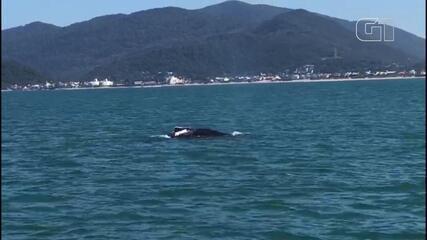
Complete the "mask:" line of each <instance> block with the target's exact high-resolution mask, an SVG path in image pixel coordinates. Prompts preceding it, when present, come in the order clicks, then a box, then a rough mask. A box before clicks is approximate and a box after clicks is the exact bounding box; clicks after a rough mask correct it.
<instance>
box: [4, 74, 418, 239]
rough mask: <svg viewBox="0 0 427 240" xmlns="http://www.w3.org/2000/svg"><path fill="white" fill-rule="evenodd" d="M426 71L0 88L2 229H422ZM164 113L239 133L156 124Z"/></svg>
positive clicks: (236, 235) (157, 234)
mask: <svg viewBox="0 0 427 240" xmlns="http://www.w3.org/2000/svg"><path fill="white" fill-rule="evenodd" d="M424 92H425V80H424V79H422V80H393V81H352V82H328V83H326V82H325V83H290V84H248V85H230V86H193V87H170V88H150V89H148V88H147V89H107V90H78V91H39V92H4V93H2V94H1V95H2V96H1V98H2V154H1V156H2V237H4V239H337V240H338V239H339V240H345V239H405V240H406V239H424V237H425V167H426V166H425V140H424V139H425V126H424V123H425V93H424ZM175 125H184V126H186V125H191V126H196V127H209V128H213V129H216V130H220V131H224V132H229V133H231V132H234V131H237V132H240V133H242V134H240V135H237V136H234V137H228V138H217V139H195V140H182V139H181V140H178V139H167V138H165V137H164V135H165V134H167V133H168V132H169V131H170V130H171V129H173V127H174V126H175Z"/></svg>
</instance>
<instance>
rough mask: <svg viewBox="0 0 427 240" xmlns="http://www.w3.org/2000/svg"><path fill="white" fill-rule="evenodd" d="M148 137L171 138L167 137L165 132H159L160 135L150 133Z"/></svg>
mask: <svg viewBox="0 0 427 240" xmlns="http://www.w3.org/2000/svg"><path fill="white" fill-rule="evenodd" d="M150 137H153V138H171V137H169V136H168V135H166V134H161V135H151V136H150Z"/></svg>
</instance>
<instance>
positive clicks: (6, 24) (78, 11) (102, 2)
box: [1, 0, 426, 38]
mask: <svg viewBox="0 0 427 240" xmlns="http://www.w3.org/2000/svg"><path fill="white" fill-rule="evenodd" d="M223 1H224V0H181V1H177V0H2V1H1V3H2V26H1V27H2V29H7V28H11V27H16V26H20V25H25V24H27V23H30V22H34V21H41V22H46V23H52V24H55V25H58V26H67V25H69V24H71V23H75V22H80V21H85V20H89V19H91V18H93V17H97V16H102V15H106V14H115V13H131V12H136V11H140V10H145V9H150V8H156V7H166V6H176V7H182V8H187V9H197V8H202V7H205V6H208V5H212V4H216V3H220V2H223ZM245 2H248V3H263V4H269V5H273V6H279V7H287V8H292V9H295V8H303V9H307V10H309V11H313V12H318V13H322V14H326V15H329V16H332V17H338V18H343V19H347V20H357V19H359V18H366V17H380V18H388V19H391V22H390V23H392V25H394V26H397V27H399V28H402V29H404V30H406V31H409V32H412V33H414V34H416V35H418V36H422V37H424V38H425V17H426V15H425V7H426V6H425V0H258V1H257V0H245Z"/></svg>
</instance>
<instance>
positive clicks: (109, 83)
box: [99, 78, 114, 87]
mask: <svg viewBox="0 0 427 240" xmlns="http://www.w3.org/2000/svg"><path fill="white" fill-rule="evenodd" d="M99 83H100V84H101V86H103V87H111V86H113V84H114V82H113V81H110V80H108V78H106V79H104V80H102V81H100V82H99Z"/></svg>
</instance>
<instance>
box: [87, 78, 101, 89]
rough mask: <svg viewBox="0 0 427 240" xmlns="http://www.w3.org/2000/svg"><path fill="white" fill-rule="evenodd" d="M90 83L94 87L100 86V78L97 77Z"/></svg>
mask: <svg viewBox="0 0 427 240" xmlns="http://www.w3.org/2000/svg"><path fill="white" fill-rule="evenodd" d="M89 85H90V86H92V87H99V85H100V83H99V81H98V78H95V79H93V81H90V82H89Z"/></svg>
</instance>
